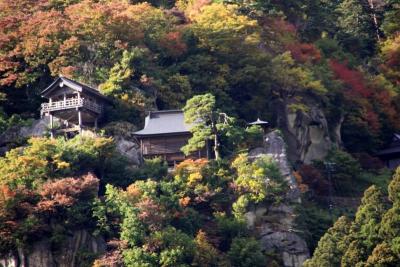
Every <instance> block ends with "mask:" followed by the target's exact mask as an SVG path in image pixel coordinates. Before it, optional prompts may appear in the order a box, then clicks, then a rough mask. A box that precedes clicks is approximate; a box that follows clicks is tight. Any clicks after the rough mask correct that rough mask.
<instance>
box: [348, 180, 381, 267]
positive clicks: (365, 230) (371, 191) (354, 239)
mask: <svg viewBox="0 0 400 267" xmlns="http://www.w3.org/2000/svg"><path fill="white" fill-rule="evenodd" d="M382 200H383V196H382V193H381V191H380V190H379V189H378V188H377V187H376V186H371V187H370V188H368V189H367V190H366V191H365V193H364V197H363V198H362V200H361V205H360V207H359V208H358V210H357V213H356V217H355V220H354V222H353V223H352V225H351V228H350V235H349V237H348V239H349V242H350V245H349V247H348V249H347V250H346V252H345V254H344V257H343V259H342V266H343V267H351V266H356V265H357V263H361V262H364V261H366V260H367V258H368V255H370V253H371V252H372V250H373V248H374V247H375V246H376V244H377V243H378V242H379V240H380V237H379V227H380V221H381V219H382V215H383V214H384V212H385V205H384V204H383V203H384V202H383V201H382Z"/></svg>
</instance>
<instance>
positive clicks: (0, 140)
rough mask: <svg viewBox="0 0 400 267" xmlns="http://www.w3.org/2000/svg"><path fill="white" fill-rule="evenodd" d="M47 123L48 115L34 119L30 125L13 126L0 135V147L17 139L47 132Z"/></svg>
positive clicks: (37, 135) (42, 134) (39, 135)
mask: <svg viewBox="0 0 400 267" xmlns="http://www.w3.org/2000/svg"><path fill="white" fill-rule="evenodd" d="M48 125H49V119H48V117H44V118H43V119H40V120H34V121H33V122H32V124H31V125H30V126H13V127H10V128H9V129H7V130H6V131H5V132H4V133H2V134H1V135H0V147H4V146H6V145H7V144H10V143H15V142H17V141H18V140H21V139H26V138H29V137H41V136H44V135H45V134H46V132H47V128H48Z"/></svg>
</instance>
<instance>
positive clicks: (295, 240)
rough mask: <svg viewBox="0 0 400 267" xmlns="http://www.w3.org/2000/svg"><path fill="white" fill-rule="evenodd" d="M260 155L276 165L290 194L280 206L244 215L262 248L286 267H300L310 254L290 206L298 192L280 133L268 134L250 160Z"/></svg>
mask: <svg viewBox="0 0 400 267" xmlns="http://www.w3.org/2000/svg"><path fill="white" fill-rule="evenodd" d="M262 155H268V156H270V157H272V158H273V159H274V160H275V161H276V162H277V164H278V166H279V169H280V171H281V173H282V175H283V176H284V178H285V180H286V181H287V183H288V185H289V190H288V193H287V195H286V198H285V200H284V201H283V202H282V203H280V204H274V205H271V206H268V207H265V206H256V207H253V210H251V211H250V212H248V213H247V214H246V217H247V221H248V226H249V227H250V228H252V229H257V231H258V235H259V237H260V241H261V244H262V245H263V248H264V249H265V250H266V251H268V252H272V253H277V254H279V255H280V258H281V259H282V261H283V265H284V266H285V267H300V266H301V265H302V264H303V262H304V261H305V260H306V259H307V258H308V257H309V256H310V253H309V250H308V247H307V244H306V242H305V240H304V239H303V238H301V236H300V235H299V233H298V232H297V230H296V225H295V218H296V214H295V212H294V208H293V205H294V204H295V203H299V202H300V195H299V189H298V186H297V183H296V180H295V179H294V177H293V176H292V170H291V167H290V165H289V162H288V157H287V156H288V154H287V151H286V143H285V142H284V140H283V137H282V136H281V133H280V132H279V131H272V132H270V133H268V134H267V135H266V137H265V146H264V148H257V149H254V150H253V151H250V153H249V156H251V157H258V156H262Z"/></svg>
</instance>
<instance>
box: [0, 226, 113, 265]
mask: <svg viewBox="0 0 400 267" xmlns="http://www.w3.org/2000/svg"><path fill="white" fill-rule="evenodd" d="M105 249H106V243H105V241H104V240H103V238H101V237H94V236H92V235H90V234H89V233H88V232H87V231H86V230H78V231H75V232H73V233H72V234H71V235H70V236H69V237H67V238H66V239H65V240H64V242H62V244H61V245H59V246H58V247H57V248H53V247H52V246H51V243H50V241H49V240H47V239H43V240H41V241H38V242H37V243H34V244H30V249H18V250H17V251H15V252H14V253H13V254H12V255H9V256H8V257H5V258H3V259H1V258H0V266H5V267H78V266H85V260H90V259H89V258H91V257H92V258H94V257H95V256H97V255H99V254H102V253H104V251H105Z"/></svg>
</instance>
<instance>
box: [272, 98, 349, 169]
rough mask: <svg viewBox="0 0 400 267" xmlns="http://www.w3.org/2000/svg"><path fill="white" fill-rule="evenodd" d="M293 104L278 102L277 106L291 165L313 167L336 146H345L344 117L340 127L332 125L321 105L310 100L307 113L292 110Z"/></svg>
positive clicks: (279, 123) (278, 119)
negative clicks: (342, 128) (299, 163)
mask: <svg viewBox="0 0 400 267" xmlns="http://www.w3.org/2000/svg"><path fill="white" fill-rule="evenodd" d="M290 104H291V103H290V102H288V103H283V102H278V103H276V104H275V109H276V113H277V114H278V115H277V122H278V127H279V128H280V129H281V130H282V133H283V135H284V137H285V141H286V143H287V148H288V159H289V160H290V161H291V162H293V163H295V162H303V163H306V164H309V163H311V162H312V161H313V160H322V159H323V158H324V157H325V156H326V155H327V153H328V151H329V150H330V149H331V148H332V146H333V145H336V146H341V143H342V141H341V135H340V130H341V123H342V119H341V118H340V116H341V115H340V114H338V123H337V125H328V121H327V118H326V116H325V114H324V112H323V110H322V109H321V108H320V107H319V105H318V103H314V102H312V101H308V102H307V103H305V104H304V105H305V109H304V110H297V111H292V110H291V109H290ZM329 126H331V127H329ZM330 129H331V130H330ZM330 132H331V133H330Z"/></svg>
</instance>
